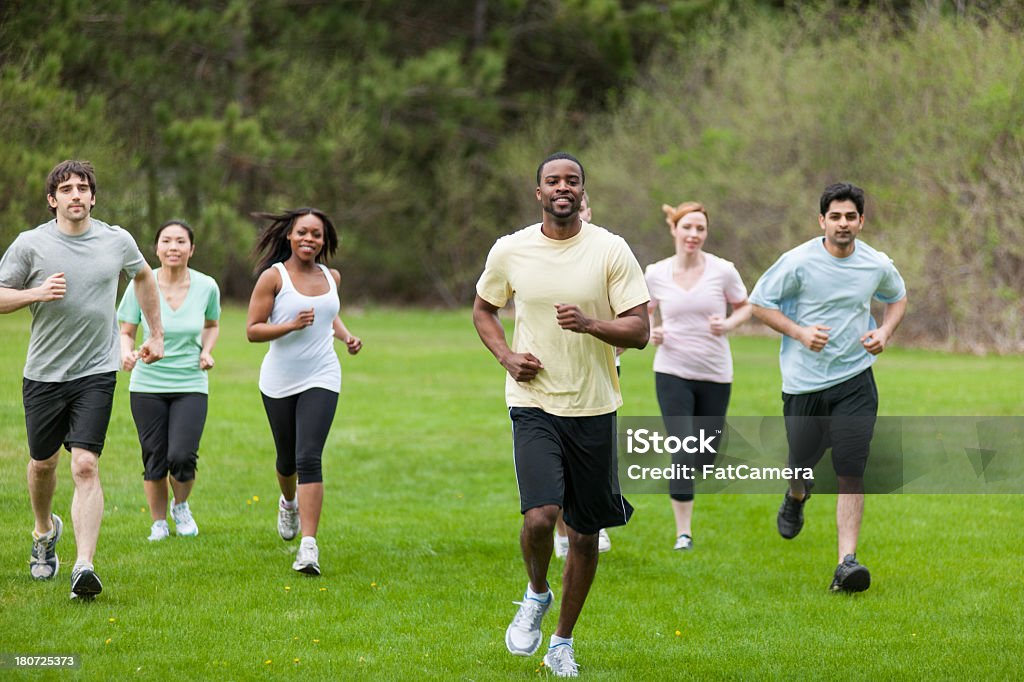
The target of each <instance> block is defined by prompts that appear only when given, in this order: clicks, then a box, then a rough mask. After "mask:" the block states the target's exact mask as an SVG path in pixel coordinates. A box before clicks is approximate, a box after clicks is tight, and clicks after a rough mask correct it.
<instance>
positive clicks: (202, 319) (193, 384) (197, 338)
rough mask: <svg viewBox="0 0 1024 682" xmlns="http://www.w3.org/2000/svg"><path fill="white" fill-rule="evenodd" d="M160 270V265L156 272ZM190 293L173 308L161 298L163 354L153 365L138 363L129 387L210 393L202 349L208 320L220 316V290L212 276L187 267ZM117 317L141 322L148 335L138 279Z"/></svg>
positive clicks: (122, 302)
mask: <svg viewBox="0 0 1024 682" xmlns="http://www.w3.org/2000/svg"><path fill="white" fill-rule="evenodd" d="M153 272H154V273H159V272H160V268H157V269H156V270H154V271H153ZM188 276H189V285H188V293H187V294H186V295H185V300H184V301H183V302H182V304H181V306H180V307H179V308H178V309H177V310H174V309H172V308H171V306H169V305H167V299H165V298H164V297H163V296H161V297H160V319H161V320H162V321H163V325H164V357H163V358H162V359H161V360H158V361H157V362H154V363H153V364H151V365H147V364H146V363H144V362H142V361H141V360H140V361H139V362H137V363H135V369H133V370H132V378H131V382H130V383H129V385H128V390H129V391H133V392H136V393H209V380H208V379H207V376H206V372H205V371H204V370H201V369H199V353H200V351H202V349H203V342H202V333H203V327H204V326H205V325H206V321H207V320H219V319H220V289H218V288H217V282H216V281H214V279H213V278H212V277H210V276H209V275H204V274H203V273H201V272H196V271H195V270H193V269H192V268H189V270H188ZM117 319H118V320H119V321H121V322H128V323H130V324H136V325H137V324H139V322H140V321H141V323H142V335H143V338H144V339H148V338H149V325H148V324H147V323H146V320H145V319H144V318H143V317H142V311H141V309H140V308H139V301H138V299H137V298H136V297H135V282H132V283H131V284H129V285H128V288H127V289H125V291H124V296H123V297H122V298H121V305H120V306H118V308H117Z"/></svg>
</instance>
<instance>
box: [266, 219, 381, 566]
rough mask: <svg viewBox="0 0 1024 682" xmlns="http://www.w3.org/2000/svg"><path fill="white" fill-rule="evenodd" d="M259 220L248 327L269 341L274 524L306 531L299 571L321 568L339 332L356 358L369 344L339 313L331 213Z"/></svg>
mask: <svg viewBox="0 0 1024 682" xmlns="http://www.w3.org/2000/svg"><path fill="white" fill-rule="evenodd" d="M256 217H258V218H264V219H267V220H270V221H272V222H271V224H270V225H268V226H267V227H266V228H265V229H264V230H263V232H262V233H261V234H260V238H259V241H258V242H257V244H256V249H255V251H256V253H257V254H259V256H260V261H259V265H258V266H257V272H259V273H260V276H259V279H258V280H257V282H256V286H255V288H253V292H252V298H251V299H250V301H249V316H248V321H247V325H246V334H247V336H248V338H249V340H250V341H253V342H261V341H269V342H270V350H269V351H268V352H267V354H266V356H265V357H264V358H263V364H262V365H261V366H260V380H259V387H260V393H261V394H262V396H263V406H264V408H265V409H266V412H267V419H268V420H269V421H270V430H271V431H272V432H273V434H274V446H275V449H276V450H277V464H276V469H277V481H278V485H279V486H280V488H281V499H280V501H279V503H278V515H277V530H278V533H279V534H280V535H281V537H282V539H284V540H292V539H293V538H294V537H295V536H296V535H297V534H298V533H299V531H300V530H301V532H302V541H301V543H300V545H299V550H298V553H297V555H296V558H295V562H294V563H293V564H292V568H293V569H295V570H296V571H300V572H302V573H308V574H311V575H320V557H319V548H318V547H317V544H316V533H317V529H318V526H319V523H320V510H321V508H322V506H323V496H324V486H323V475H322V469H321V460H322V458H323V449H324V444H325V443H326V442H327V435H328V432H329V431H330V426H331V422H332V421H333V419H334V412H335V410H336V408H337V405H338V392H339V391H340V390H341V365H340V364H339V362H338V355H337V353H336V352H335V350H334V339H339V340H341V341H343V342H344V343H345V345H346V347H347V348H348V352H349V353H350V354H352V355H355V354H356V353H358V352H359V350H360V349H361V348H362V341H360V340H359V338H358V337H356V336H353V335H352V334H351V333H350V332H349V331H348V329H347V328H346V327H345V324H344V323H343V322H342V321H341V318H340V317H339V316H338V310H339V307H340V305H339V302H338V285H339V284H340V282H341V275H340V274H339V273H338V271H337V270H332V269H329V268H328V267H327V266H326V265H324V264H323V263H324V261H326V260H327V257H329V256H332V255H334V252H335V250H336V249H337V248H338V233H337V230H336V229H335V227H334V224H333V223H332V222H331V219H330V218H328V217H327V215H325V214H324V213H323V212H322V211H320V210H317V209H315V208H301V209H296V210H293V211H285V212H283V213H280V214H271V213H259V214H256ZM296 496H297V497H298V499H296Z"/></svg>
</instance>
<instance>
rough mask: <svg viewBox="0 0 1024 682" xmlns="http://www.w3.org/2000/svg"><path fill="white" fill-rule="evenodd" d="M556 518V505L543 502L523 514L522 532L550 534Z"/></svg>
mask: <svg viewBox="0 0 1024 682" xmlns="http://www.w3.org/2000/svg"><path fill="white" fill-rule="evenodd" d="M557 519H558V505H556V504H545V505H543V506H541V507H534V508H533V509H527V510H526V513H525V514H523V532H524V533H526V534H527V535H544V534H547V535H551V532H552V531H553V530H554V529H555V521H556V520H557Z"/></svg>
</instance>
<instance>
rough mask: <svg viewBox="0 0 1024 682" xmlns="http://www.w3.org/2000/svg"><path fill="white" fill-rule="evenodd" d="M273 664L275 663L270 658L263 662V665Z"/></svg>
mask: <svg viewBox="0 0 1024 682" xmlns="http://www.w3.org/2000/svg"><path fill="white" fill-rule="evenodd" d="M271 663H273V661H272V660H270V659H269V658H268V659H267V660H265V661H263V665H270V664H271Z"/></svg>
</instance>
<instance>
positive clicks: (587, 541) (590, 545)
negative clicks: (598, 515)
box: [569, 528, 597, 557]
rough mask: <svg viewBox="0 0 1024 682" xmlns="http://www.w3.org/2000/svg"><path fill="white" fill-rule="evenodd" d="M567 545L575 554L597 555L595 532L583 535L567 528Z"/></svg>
mask: <svg viewBox="0 0 1024 682" xmlns="http://www.w3.org/2000/svg"><path fill="white" fill-rule="evenodd" d="M569 547H570V548H571V549H572V551H573V552H576V555H577V556H587V557H589V556H594V557H596V556H597V533H594V534H592V535H584V534H583V533H578V532H576V531H575V530H573V529H572V528H569Z"/></svg>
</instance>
